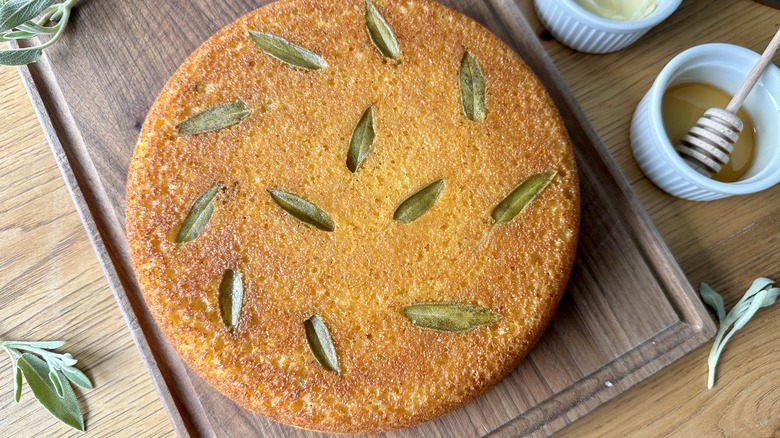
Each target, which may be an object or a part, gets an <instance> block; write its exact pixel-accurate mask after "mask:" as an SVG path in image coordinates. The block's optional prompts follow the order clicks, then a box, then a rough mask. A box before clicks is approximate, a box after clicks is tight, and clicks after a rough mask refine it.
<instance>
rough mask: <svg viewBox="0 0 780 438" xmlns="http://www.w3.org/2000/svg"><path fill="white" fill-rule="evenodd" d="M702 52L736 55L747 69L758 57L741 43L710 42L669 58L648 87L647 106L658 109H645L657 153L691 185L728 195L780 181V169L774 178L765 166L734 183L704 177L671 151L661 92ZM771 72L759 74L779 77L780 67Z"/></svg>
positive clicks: (750, 191)
mask: <svg viewBox="0 0 780 438" xmlns="http://www.w3.org/2000/svg"><path fill="white" fill-rule="evenodd" d="M706 55H709V56H712V55H718V56H734V57H740V58H742V60H743V61H744V62H745V65H746V66H747V70H748V71H749V69H750V68H752V66H753V64H755V62H756V61H757V60H758V58H759V57H760V55H759V54H758V53H756V52H754V51H752V50H750V49H746V48H744V47H741V46H736V45H733V44H723V43H712V44H702V45H699V46H694V47H691V48H690V49H687V50H685V51H683V52H681V53H679V54H678V55H677V56H675V57H674V58H672V60H671V61H669V63H668V64H667V65H666V66H665V67H664V68H663V70H662V71H661V73H660V74H659V75H658V77H656V79H655V82H654V83H653V86H652V87H651V91H650V96H649V97H650V102H649V106H648V107H649V108H658V109H659V110H658V111H649V114H648V115H647V116H648V117H649V122H650V123H649V125H650V129H651V130H653V131H654V132H653V134H654V135H655V136H656V138H659V139H661V140H662V144H661V147H659V148H658V153H662V154H664V156H665V158H666V162H667V163H668V164H669V165H671V166H672V167H673V168H674V171H675V173H677V174H678V175H681V176H683V177H684V178H686V179H687V180H689V181H690V182H692V183H693V184H696V185H698V186H699V187H701V188H703V189H705V190H710V191H712V192H716V193H723V194H728V195H744V194H748V193H755V192H758V191H761V190H764V189H767V188H769V187H772V186H773V185H775V184H777V183H778V181H779V180H780V172H777V173H778V175H777V176H775V178H771V175H770V174H769V170H770V169H767V168H764V169H762V170H760V171H758V172H756V173H755V174H753V175H751V176H750V177H748V178H746V179H743V180H739V181H735V182H728V183H727V182H720V181H716V180H714V179H711V178H707V177H705V176H704V175H701V174H700V173H698V172H696V171H695V170H693V169H692V168H691V167H690V166H688V164H686V163H685V161H683V160H682V158H680V156H679V155H678V154H677V151H675V149H674V146H673V145H672V144H671V142H670V141H669V139H668V137H667V135H666V131H665V128H664V124H663V120H662V119H661V111H660V108H661V101H662V98H663V95H664V92H665V91H666V89H667V88H668V85H669V84H670V83H671V81H672V80H673V79H674V78H673V77H672V75H679V74H680V71H681V70H682V69H684V68H685V65H686V64H687V63H688V62H689V61H690V60H691V59H694V58H697V57H702V56H706ZM772 67H773V66H772V65H770V68H772ZM773 71H774V73H771V72H770V70H769V69H768V70H767V71H765V72H764V73H763V74H765V75H766V74H774V75H775V76H776V77H777V79H778V80H780V70H778V69H777V68H776V67H775V69H774V70H773ZM745 75H747V71H746V72H745ZM656 85H658V86H656ZM713 85H717V84H713ZM773 100H774V105H775V112H776V114H778V115H777V116H776V117H777V118H778V123H779V124H780V106H778V105H780V104H779V103H778V102H777V100H775V99H773ZM754 165H755V163H754Z"/></svg>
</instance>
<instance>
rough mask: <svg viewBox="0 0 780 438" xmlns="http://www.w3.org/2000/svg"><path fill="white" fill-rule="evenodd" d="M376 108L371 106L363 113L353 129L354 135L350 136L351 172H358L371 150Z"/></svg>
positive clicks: (348, 163)
mask: <svg viewBox="0 0 780 438" xmlns="http://www.w3.org/2000/svg"><path fill="white" fill-rule="evenodd" d="M375 135H376V134H375V133H374V110H373V106H369V107H368V109H366V111H365V112H364V113H363V115H362V116H361V117H360V120H359V121H358V123H357V125H355V129H353V130H352V136H351V137H350V138H349V150H348V151H347V168H348V169H349V170H350V172H352V173H355V172H357V170H358V168H360V165H361V164H363V161H364V160H365V159H366V157H368V154H369V152H371V145H372V144H373V143H374V137H375Z"/></svg>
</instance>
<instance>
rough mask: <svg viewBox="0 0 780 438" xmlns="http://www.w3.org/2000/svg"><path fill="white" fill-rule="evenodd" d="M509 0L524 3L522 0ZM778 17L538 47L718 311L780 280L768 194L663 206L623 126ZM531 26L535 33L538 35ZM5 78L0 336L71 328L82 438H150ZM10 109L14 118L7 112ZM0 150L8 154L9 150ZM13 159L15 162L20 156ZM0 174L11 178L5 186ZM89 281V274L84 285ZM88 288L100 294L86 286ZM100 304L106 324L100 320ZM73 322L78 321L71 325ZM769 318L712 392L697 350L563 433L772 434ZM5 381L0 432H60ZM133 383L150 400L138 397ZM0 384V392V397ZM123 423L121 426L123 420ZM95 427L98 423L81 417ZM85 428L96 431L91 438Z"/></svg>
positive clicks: (774, 411) (57, 196)
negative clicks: (601, 45) (676, 61)
mask: <svg viewBox="0 0 780 438" xmlns="http://www.w3.org/2000/svg"><path fill="white" fill-rule="evenodd" d="M518 3H519V4H520V6H521V7H523V8H529V9H530V7H529V5H528V3H527V2H524V1H522V2H518ZM710 5H715V6H714V7H713V6H710ZM531 16H532V15H531ZM681 22H682V23H683V24H682V25H681V24H680V23H681ZM778 22H780V18H779V17H778V12H777V11H774V10H771V9H769V8H766V7H763V6H758V5H755V4H753V3H752V2H750V1H737V2H731V1H725V0H723V1H721V0H716V1H714V2H708V1H704V0H700V1H689V2H684V4H683V6H682V7H681V9H680V10H679V11H678V12H677V13H676V14H675V16H673V17H672V19H671V20H669V21H668V22H667V23H664V24H663V25H662V26H660V27H659V28H657V29H656V30H654V31H652V32H651V33H650V34H648V35H647V36H646V37H645V38H643V39H642V40H641V41H640V43H639V44H638V45H637V46H635V47H633V48H629V49H628V50H625V51H623V52H620V53H619V54H615V55H607V56H592V55H581V54H577V53H575V52H572V51H570V50H568V49H566V48H563V47H562V46H560V44H558V43H557V42H554V41H549V42H545V43H544V45H545V48H546V49H547V50H548V52H549V53H550V54H551V56H552V57H553V59H554V61H555V62H556V65H557V66H558V68H559V69H561V71H562V72H563V74H564V78H565V80H566V82H567V83H568V84H569V85H570V86H571V87H572V90H573V92H574V95H575V96H576V98H577V99H578V101H579V103H580V104H581V105H582V106H583V108H584V110H585V113H586V115H587V116H588V117H589V118H590V119H591V121H592V123H593V125H594V126H595V128H596V130H597V132H598V134H599V135H600V136H601V137H602V138H603V139H604V140H605V143H606V144H607V146H608V147H609V149H610V151H611V152H612V154H613V156H614V157H615V158H616V159H617V160H618V163H619V164H620V165H621V168H622V169H623V171H624V172H625V173H626V175H627V176H628V178H629V181H630V182H631V183H632V186H633V188H634V189H635V190H637V191H638V192H639V194H640V197H641V199H642V201H643V203H644V205H645V207H646V208H647V209H648V210H649V211H650V213H651V215H652V216H653V218H654V220H655V221H656V223H657V224H658V226H659V228H660V229H661V230H662V232H663V233H664V236H665V237H666V239H667V241H668V242H669V244H670V246H671V248H672V250H673V252H674V254H675V256H676V257H677V258H678V260H679V261H680V263H681V265H682V266H683V268H684V270H685V272H686V274H687V276H688V278H689V279H690V280H691V281H692V282H696V283H697V282H698V281H700V280H707V281H708V282H710V283H711V284H712V285H713V286H714V287H715V288H716V289H717V290H719V291H721V292H723V293H724V294H725V295H726V297H727V305H732V304H733V303H734V302H735V301H736V300H737V299H738V298H739V296H741V294H742V292H744V289H745V288H746V287H747V286H748V285H749V283H750V281H751V280H752V278H753V277H755V276H757V275H766V276H770V277H774V278H778V277H780V263H778V262H780V254H779V253H780V251H778V250H777V248H778V243H780V242H779V241H778V231H780V230H779V229H780V215H778V213H780V209H779V207H778V205H779V204H778V203H777V201H776V200H777V195H778V194H780V193H778V187H775V188H773V189H770V190H768V191H766V192H764V193H761V194H757V195H751V196H746V197H741V198H732V199H727V200H722V201H715V202H711V203H692V202H686V201H680V200H676V199H673V198H671V197H669V196H667V195H665V194H663V193H662V192H660V191H659V190H658V189H656V188H655V187H654V186H652V185H651V184H650V183H649V182H648V181H647V180H646V179H645V178H644V177H643V176H642V175H641V173H640V172H639V171H638V169H637V167H636V165H635V164H634V162H633V158H632V157H631V155H630V151H629V149H628V120H629V119H630V116H631V113H632V111H633V108H634V106H635V105H636V103H637V102H638V100H639V98H640V97H641V95H642V93H644V91H645V90H646V89H647V88H648V87H649V85H650V83H651V81H652V79H653V77H654V76H655V75H656V74H657V72H658V71H659V70H660V68H661V67H662V66H663V64H664V63H665V62H666V61H668V59H670V58H671V56H673V55H674V54H675V53H677V52H678V51H680V50H682V49H683V48H685V47H688V46H690V45H693V44H698V43H702V42H710V41H725V42H733V43H736V44H741V45H745V46H747V47H750V48H752V49H754V50H757V51H760V50H761V49H762V48H763V45H764V44H765V43H766V41H768V39H769V37H770V36H771V34H772V33H773V31H774V27H775V26H776V25H777V23H778ZM747 23H750V26H747V25H746V24H747ZM726 24H728V25H726ZM718 25H720V26H718ZM537 26H538V24H537ZM713 29H715V30H713ZM541 30H542V29H541V28H537V31H538V32H539V33H541ZM658 52H660V53H658ZM9 71H11V72H12V70H9V69H5V70H3V71H2V73H3V76H0V78H2V79H3V80H2V83H3V85H2V88H1V89H0V96H2V102H4V104H3V109H4V111H3V114H5V115H6V117H5V118H4V120H3V121H2V122H0V127H2V131H0V147H2V150H3V152H4V153H3V154H2V156H0V173H1V175H0V181H2V187H3V188H4V190H2V191H1V192H0V206H2V207H0V249H1V250H2V251H3V254H4V256H5V257H3V258H2V259H0V260H2V262H0V263H2V266H3V270H2V272H0V281H2V284H3V286H4V287H3V288H2V290H0V302H2V303H3V304H2V306H0V307H1V308H2V310H0V312H1V313H0V333H2V336H4V337H19V336H17V335H16V334H19V333H21V334H23V335H24V336H25V337H30V338H35V339H42V338H46V337H49V336H52V335H57V334H62V333H71V332H73V335H72V336H83V337H84V338H83V339H87V340H85V341H83V342H82V341H80V340H78V342H77V339H73V340H71V339H68V340H71V347H72V349H71V351H73V352H74V353H75V354H76V355H77V357H79V358H81V359H82V361H83V363H85V364H87V365H88V366H89V367H90V369H92V370H93V374H91V375H92V377H93V378H95V380H96V383H97V384H98V385H99V387H98V388H97V389H95V390H93V391H89V392H87V393H86V398H82V400H86V401H87V402H89V403H88V406H87V410H88V412H89V413H88V417H87V420H88V427H90V428H91V429H90V430H91V433H93V432H94V433H96V434H98V435H101V436H102V435H110V434H119V435H122V433H123V432H125V434H126V432H127V431H133V432H136V434H137V435H142V436H158V435H162V434H164V433H165V430H168V432H170V431H171V429H170V425H168V424H167V422H166V420H165V419H164V415H163V414H162V407H161V404H160V402H159V400H158V398H157V396H156V395H155V394H154V393H153V391H151V383H150V381H149V379H148V378H145V377H143V375H142V373H143V371H142V370H141V372H140V373H139V376H140V377H139V378H140V379H141V380H140V381H139V380H138V379H130V380H128V379H127V376H129V375H130V372H129V371H127V372H123V373H119V372H116V370H117V369H122V370H123V371H124V370H126V369H127V368H130V367H131V365H132V359H135V361H136V362H135V363H136V367H137V368H139V369H140V368H141V365H140V359H138V355H137V353H136V352H135V349H133V348H132V347H131V346H130V345H131V344H130V334H129V332H128V331H125V330H124V329H123V323H122V322H121V319H120V318H119V312H118V311H117V310H116V309H115V308H114V307H113V305H112V300H113V299H112V298H111V296H110V292H108V290H107V289H106V287H105V282H104V281H103V280H101V278H102V277H101V273H100V268H99V266H98V265H97V262H96V260H95V258H94V256H92V253H91V249H90V248H89V245H88V243H87V242H88V240H87V237H86V235H85V234H84V233H83V232H81V231H80V230H81V228H80V225H79V224H78V219H77V216H76V215H75V214H74V213H75V210H74V209H73V205H72V204H71V201H69V199H68V195H67V191H66V190H65V189H64V186H63V185H62V183H61V180H60V179H59V178H60V177H59V173H58V171H57V169H56V166H55V165H54V161H53V160H51V159H50V164H49V166H46V164H45V163H46V159H45V158H46V157H49V158H50V152H49V151H48V148H47V146H46V145H45V142H44V141H43V138H42V134H41V131H40V129H39V128H38V127H37V124H36V123H35V122H34V121H32V116H31V109H30V105H29V103H27V102H26V100H25V98H24V97H23V92H22V91H21V90H22V89H21V85H20V82H19V81H18V79H14V78H13V77H9V76H13V75H8V74H7V72H9ZM7 95H8V96H9V97H6V96H7ZM20 96H21V97H20ZM9 103H10V106H7V105H8V104H9ZM11 109H13V110H11ZM25 110H26V111H27V118H25V115H24V114H25V112H24V111H25ZM11 112H14V114H13V115H10V113H11ZM6 123H10V124H11V125H13V126H17V125H18V126H19V127H20V129H9V128H7V127H6V125H5V124H6ZM31 133H34V134H35V135H31ZM36 136H37V138H36ZM10 150H17V151H18V152H17V153H9V151H10ZM25 157H27V158H28V160H24V158H25ZM13 175H16V176H13ZM9 176H12V177H11V178H10V179H9V178H8V177H9ZM33 181H34V182H35V183H34V184H33V183H31V182H33ZM57 184H59V185H57ZM14 186H16V187H14ZM39 186H43V187H46V189H41V187H39ZM52 186H53V187H52ZM22 187H24V189H21V188H22ZM57 187H59V189H57ZM773 200H774V202H772V201H773ZM31 205H33V206H34V207H30V206H31ZM52 205H54V206H59V209H57V208H52ZM31 208H32V210H30V209H31ZM47 209H48V210H47ZM47 211H51V212H52V213H51V218H50V219H48V220H47V221H44V220H43V219H42V218H44V217H46V212H47ZM735 212H736V213H735ZM68 217H70V221H71V222H70V224H71V225H70V226H71V227H72V228H71V229H70V234H68V231H67V230H68V227H67V226H66V224H68V219H67V218H68ZM49 221H50V222H49ZM43 222H46V224H43ZM32 224H40V225H38V226H34V225H32ZM51 224H56V225H51ZM63 224H65V225H63ZM46 227H51V228H48V230H49V232H48V234H47V233H39V232H36V230H38V229H39V228H46ZM64 236H69V237H68V238H66V237H64ZM76 262H78V263H76ZM88 278H92V279H93V280H92V281H91V282H87V283H86V284H87V285H83V284H85V283H83V282H85V281H86V280H85V279H88ZM101 282H102V285H99V286H95V285H94V284H93V283H101ZM101 288H102V292H103V294H102V295H100V290H101ZM31 291H32V292H31ZM85 291H93V293H91V294H89V299H93V298H95V297H96V296H101V297H102V299H103V300H104V301H105V302H107V303H108V304H109V306H104V307H105V308H106V310H104V311H101V312H100V317H99V318H94V312H95V311H96V310H97V309H100V308H101V307H100V305H99V304H96V303H97V302H93V301H87V299H86V298H84V295H85V294H86V293H87V292H85ZM33 292H35V293H39V294H41V295H38V296H37V298H35V299H34V300H30V301H27V300H26V299H25V300H22V301H20V298H19V297H20V296H21V295H20V294H22V293H24V294H32V293H33ZM26 296H27V295H25V297H26ZM81 301H85V302H86V303H87V304H85V308H84V309H82V311H81V312H79V311H78V310H77V306H76V304H78V303H80V302H81ZM101 302H103V301H101ZM8 303H12V304H8ZM13 303H16V305H17V307H16V308H14V307H13ZM30 303H38V304H40V307H39V308H37V309H36V310H33V307H34V306H31V305H30ZM51 303H64V309H65V310H60V311H56V308H55V306H52V305H51ZM74 303H76V304H74ZM20 308H25V313H23V314H19V313H18V309H20ZM14 309H15V310H14ZM27 310H29V311H27ZM112 310H113V312H114V313H113V315H114V316H113V317H109V316H106V317H105V319H104V315H111V311H112ZM77 314H78V315H81V316H79V317H76V316H75V315H77ZM68 315H69V316H68ZM778 316H780V310H778V308H774V309H769V310H764V311H761V312H759V314H758V316H757V318H756V319H755V321H754V322H752V323H751V324H750V325H748V327H746V329H744V330H743V332H741V333H740V334H738V335H737V336H735V338H734V341H733V343H732V345H730V347H729V348H728V349H727V350H726V353H725V354H724V358H723V362H722V364H721V367H720V370H721V372H720V380H719V381H718V384H717V386H716V389H715V390H713V391H707V390H706V388H705V379H706V365H705V362H706V354H707V350H708V349H707V348H700V349H699V350H697V351H696V352H695V353H694V354H690V355H688V356H687V357H685V358H684V359H683V360H681V361H680V362H678V363H677V364H675V365H673V366H671V367H669V368H667V369H666V370H664V371H663V372H661V373H660V374H659V375H657V376H656V377H653V378H651V379H650V380H649V381H646V383H644V384H641V385H640V386H639V387H637V388H635V389H632V390H631V391H629V392H628V393H626V394H624V395H623V396H621V397H620V398H619V399H617V401H614V402H611V403H608V404H607V405H605V406H604V407H603V408H601V409H599V410H597V411H596V412H595V413H593V414H591V415H589V416H587V417H585V419H583V420H581V421H579V422H577V423H575V424H574V425H572V426H570V427H569V428H568V429H566V430H565V431H564V433H563V435H564V436H615V435H627V434H629V435H641V436H661V435H670V434H671V435H675V436H690V435H693V434H694V433H695V434H697V435H701V436H772V435H776V434H778V418H780V402H779V401H778V400H779V399H780V389H779V388H780V385H778V382H780V374H779V373H780V372H778V371H777V369H776V363H777V362H778V360H779V359H780V331H778V330H777V329H778V325H780V323H778ZM84 318H86V319H84ZM84 321H87V322H84ZM79 324H83V325H85V326H86V327H87V328H84V329H81V330H83V331H84V332H89V333H88V334H91V335H92V336H93V337H87V333H84V332H82V331H81V330H79V329H78V328H77V329H74V327H79ZM112 324H113V325H112ZM112 333H113V335H112ZM12 335H13V336H12ZM66 336H67V335H66ZM109 338H115V339H116V341H115V342H116V344H121V343H122V342H124V344H122V345H124V347H120V346H119V345H110V346H106V347H101V346H102V345H108V344H110V342H109ZM79 339H82V338H79ZM101 342H102V343H104V344H101ZM82 343H84V344H88V345H82ZM108 351H113V352H114V353H115V354H116V355H118V356H119V357H122V358H123V359H122V360H121V365H118V366H115V367H108V366H107V368H108V370H107V371H104V379H105V387H104V388H108V389H104V390H105V391H107V392H105V393H103V394H105V396H104V397H105V399H104V400H103V401H104V402H103V403H102V404H101V403H99V400H98V398H99V396H98V395H97V394H99V391H100V390H101V387H100V386H101V384H102V383H103V382H101V380H100V379H98V373H99V371H98V370H99V367H100V365H101V364H102V363H103V360H105V361H106V362H108V361H109V360H110V359H111V357H112V356H107V354H108V353H107V352H108ZM90 354H92V356H91V357H90V356H89V355H90ZM127 356H130V357H129V358H128V357H127ZM116 362H120V361H119V360H116ZM116 362H114V363H116ZM128 364H130V365H128ZM5 365H7V364H4V365H3V366H5ZM4 370H5V371H6V372H7V370H8V368H0V373H2V372H3V371H4ZM136 371H138V370H136ZM5 381H6V382H7V383H8V388H7V390H8V393H9V395H8V398H7V400H9V401H8V403H5V402H3V399H2V398H0V403H2V410H1V411H0V435H4V436H5V435H7V434H11V433H17V434H21V436H25V435H28V434H29V433H28V432H37V433H36V434H43V435H61V434H66V433H68V430H67V429H66V428H65V427H64V426H61V425H59V424H58V423H56V421H55V420H53V419H50V418H49V417H48V414H46V413H45V412H43V411H42V410H41V409H40V408H39V407H38V406H37V405H36V404H34V403H28V404H23V405H20V406H17V405H14V404H13V403H12V402H10V376H9V379H6V380H5ZM0 382H2V380H0ZM144 383H145V384H146V387H147V388H148V389H149V391H151V392H149V391H147V392H144V391H143V388H144V386H143V384H144ZM3 388H5V387H4V386H2V385H0V390H2V389H3ZM29 396H30V394H29V393H25V394H24V396H23V397H24V398H27V399H28V402H29ZM126 403H127V404H126ZM133 403H137V404H133ZM14 409H17V410H18V409H24V412H25V414H24V415H22V414H20V415H21V416H22V419H21V420H20V421H19V423H18V424H12V423H10V422H9V421H7V419H8V417H7V415H8V413H9V412H17V411H14ZM101 419H102V420H101ZM123 419H129V421H128V422H122V420H123ZM141 419H144V420H141ZM145 419H150V420H148V421H145ZM98 421H99V422H100V423H101V424H99V425H98V424H94V423H93V422H95V423H97V422H98ZM93 427H94V429H92V428H93ZM98 427H103V428H105V429H100V430H101V431H102V432H96V431H97V430H98ZM6 432H8V433H6Z"/></svg>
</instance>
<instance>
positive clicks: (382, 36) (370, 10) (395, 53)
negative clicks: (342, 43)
mask: <svg viewBox="0 0 780 438" xmlns="http://www.w3.org/2000/svg"><path fill="white" fill-rule="evenodd" d="M366 29H367V30H368V35H369V36H371V41H372V42H373V43H374V45H375V46H376V48H377V49H378V50H379V52H380V53H382V55H383V56H384V57H385V58H390V59H398V58H399V57H400V56H401V47H400V46H399V45H398V40H396V39H395V35H394V34H393V30H392V29H390V26H389V25H388V24H387V21H385V19H384V17H382V14H380V13H379V10H377V8H376V6H374V3H373V2H371V0H366Z"/></svg>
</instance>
